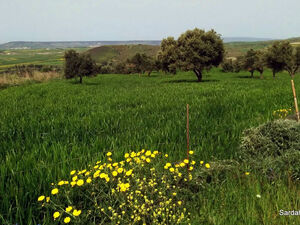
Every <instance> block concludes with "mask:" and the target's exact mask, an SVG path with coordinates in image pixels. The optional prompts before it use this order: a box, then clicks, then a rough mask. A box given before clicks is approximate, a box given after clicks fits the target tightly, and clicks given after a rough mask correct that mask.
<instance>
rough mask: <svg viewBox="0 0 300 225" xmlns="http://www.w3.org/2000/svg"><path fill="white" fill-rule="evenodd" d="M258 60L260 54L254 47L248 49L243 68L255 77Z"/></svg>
mask: <svg viewBox="0 0 300 225" xmlns="http://www.w3.org/2000/svg"><path fill="white" fill-rule="evenodd" d="M257 61H258V56H257V52H256V51H254V50H253V49H250V50H248V51H247V53H246V55H245V56H244V63H243V68H244V69H245V70H246V71H248V72H250V74H251V77H252V78H253V77H254V76H253V74H254V72H255V69H256V65H255V63H256V62H257Z"/></svg>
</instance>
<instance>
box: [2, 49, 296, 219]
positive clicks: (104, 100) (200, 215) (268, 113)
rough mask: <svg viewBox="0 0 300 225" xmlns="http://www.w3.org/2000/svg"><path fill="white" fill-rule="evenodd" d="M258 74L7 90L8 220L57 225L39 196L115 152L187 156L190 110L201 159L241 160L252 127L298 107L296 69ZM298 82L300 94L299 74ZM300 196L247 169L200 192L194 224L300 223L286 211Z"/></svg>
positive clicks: (109, 79)
mask: <svg viewBox="0 0 300 225" xmlns="http://www.w3.org/2000/svg"><path fill="white" fill-rule="evenodd" d="M54 55H55V54H54ZM41 56H42V55H39V57H41ZM12 57H13V56H12ZM45 57H47V58H49V55H45ZM56 57H57V58H59V57H60V56H55V57H54V58H56ZM37 60H38V59H37ZM53 60H54V59H53ZM56 62H57V63H58V62H59V61H56ZM248 76H249V74H248V73H246V72H241V73H239V74H235V73H226V74H225V73H222V72H220V70H219V69H214V70H212V71H211V72H209V73H208V74H206V75H205V77H204V82H203V83H197V82H196V77H195V75H194V74H193V73H179V74H177V75H175V76H173V75H163V74H160V73H154V74H153V75H152V76H151V77H146V76H141V77H139V76H138V75H98V76H97V77H95V78H84V82H83V84H82V85H80V84H77V83H75V82H74V80H69V81H66V80H54V81H51V82H48V83H41V84H31V85H22V86H20V87H10V88H7V89H4V90H1V91H0V103H1V107H0V115H1V120H0V148H1V151H0V155H1V158H0V160H1V161H0V202H1V204H0V224H7V225H8V224H19V225H20V224H26V225H27V224H53V219H52V218H51V217H52V214H51V212H48V213H46V214H42V213H41V210H40V204H39V203H38V202H37V198H38V196H39V195H40V194H41V193H46V192H49V191H50V190H51V189H52V186H51V183H52V182H57V181H59V180H61V179H67V178H68V176H69V173H70V171H71V170H73V169H82V168H86V167H87V166H88V165H89V164H92V163H95V162H96V161H97V160H102V159H103V158H104V157H105V153H106V152H107V151H112V152H113V153H114V157H115V159H121V157H122V156H123V154H124V153H126V152H129V151H130V150H140V149H151V150H159V151H161V152H163V153H167V154H169V158H170V161H178V160H179V159H182V158H184V157H185V152H186V136H185V132H186V115H185V113H186V108H185V107H186V104H189V105H190V136H191V139H190V145H191V149H193V150H194V152H195V158H196V159H197V163H198V164H199V161H200V160H204V161H205V162H210V163H211V164H212V165H213V162H216V161H218V160H229V161H230V160H232V159H237V158H238V155H239V144H240V138H241V135H242V132H243V130H244V129H247V128H250V127H253V126H258V125H259V124H262V123H264V122H266V121H268V120H272V119H273V115H272V113H273V111H274V110H277V109H282V108H292V107H293V98H292V92H291V87H290V77H289V76H288V74H287V73H279V74H277V78H276V79H275V80H273V79H272V77H271V76H272V75H271V72H270V71H267V73H266V74H265V77H266V78H265V79H264V80H260V79H258V78H257V79H256V78H255V79H250V78H249V77H248ZM256 77H258V75H257V74H256ZM295 85H296V88H297V89H299V87H300V75H298V74H297V75H296V78H295ZM298 92H299V91H298ZM229 161H221V162H220V164H221V165H224V166H226V165H227V164H228V162H229ZM245 172H250V175H249V176H245V175H244V173H245ZM299 194H300V193H299V186H298V184H297V183H293V184H290V183H288V181H287V180H279V181H277V182H276V183H270V182H269V181H268V180H267V179H266V178H264V177H263V176H261V174H259V172H256V171H253V170H252V169H251V165H245V164H242V165H241V166H240V167H238V168H237V169H236V170H234V172H232V171H231V172H230V173H228V174H227V175H226V178H225V179H224V180H223V181H222V182H220V183H218V184H214V183H212V184H207V185H206V186H205V188H204V189H201V190H200V191H199V192H197V193H195V194H192V195H190V197H189V199H188V203H187V204H186V208H187V210H188V211H189V212H190V213H191V224H220V225H221V224H298V222H299V219H298V217H296V216H295V217H281V216H279V214H278V211H279V210H280V209H297V208H299V207H300V202H299ZM257 195H259V196H260V197H257Z"/></svg>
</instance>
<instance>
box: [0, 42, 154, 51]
mask: <svg viewBox="0 0 300 225" xmlns="http://www.w3.org/2000/svg"><path fill="white" fill-rule="evenodd" d="M137 44H146V45H160V41H156V40H153V41H53V42H30V41H13V42H8V43H5V44H0V49H42V48H49V49H56V48H62V49H65V48H90V47H96V46H103V45H137Z"/></svg>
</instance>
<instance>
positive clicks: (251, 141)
mask: <svg viewBox="0 0 300 225" xmlns="http://www.w3.org/2000/svg"><path fill="white" fill-rule="evenodd" d="M240 158H241V159H242V161H244V162H246V163H248V164H249V166H250V167H251V168H252V169H255V170H259V171H261V172H262V173H263V174H265V175H267V176H268V178H270V179H272V180H274V179H275V178H280V177H281V178H282V177H286V176H287V175H288V176H291V178H293V179H294V180H296V179H299V178H300V123H297V122H295V121H293V120H275V121H272V122H268V123H265V124H263V125H261V126H259V127H257V128H252V129H249V130H246V131H245V132H244V136H243V138H242V143H241V153H240Z"/></svg>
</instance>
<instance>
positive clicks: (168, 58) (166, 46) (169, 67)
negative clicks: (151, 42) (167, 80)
mask: <svg viewBox="0 0 300 225" xmlns="http://www.w3.org/2000/svg"><path fill="white" fill-rule="evenodd" d="M177 56H178V54H177V41H176V40H175V39H174V38H173V37H168V38H166V39H163V40H162V42H161V44H160V51H159V52H158V55H157V59H158V61H159V62H160V67H161V69H162V71H164V72H166V73H172V74H175V73H176V61H177Z"/></svg>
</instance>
